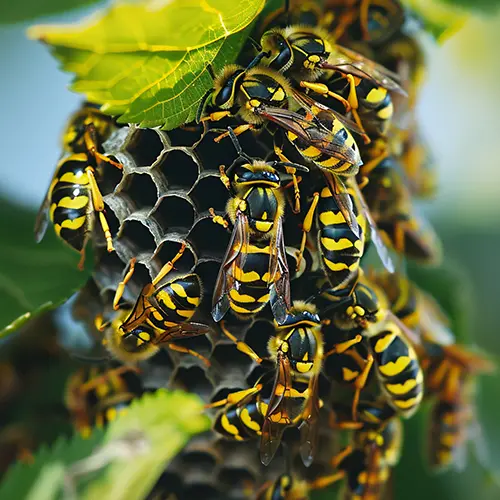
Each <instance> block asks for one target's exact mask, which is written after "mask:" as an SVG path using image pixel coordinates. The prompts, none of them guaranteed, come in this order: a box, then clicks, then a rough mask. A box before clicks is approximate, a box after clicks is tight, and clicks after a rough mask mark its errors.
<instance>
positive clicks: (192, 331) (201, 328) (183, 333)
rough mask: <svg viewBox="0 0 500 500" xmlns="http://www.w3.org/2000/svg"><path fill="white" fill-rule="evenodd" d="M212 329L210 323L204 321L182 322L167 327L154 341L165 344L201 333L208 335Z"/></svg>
mask: <svg viewBox="0 0 500 500" xmlns="http://www.w3.org/2000/svg"><path fill="white" fill-rule="evenodd" d="M211 331H212V330H211V328H210V327H209V326H208V325H204V324H202V323H193V322H190V323H180V324H179V325H175V326H172V327H169V328H167V329H166V330H165V331H164V332H163V333H161V334H160V335H159V336H158V337H157V338H156V339H155V341H154V343H155V344H164V343H167V342H172V341H173V340H178V339H188V338H191V337H197V336H199V335H206V334H207V333H210V332H211Z"/></svg>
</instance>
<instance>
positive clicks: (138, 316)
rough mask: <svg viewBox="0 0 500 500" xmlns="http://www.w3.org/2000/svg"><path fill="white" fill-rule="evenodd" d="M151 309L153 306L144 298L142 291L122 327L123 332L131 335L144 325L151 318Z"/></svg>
mask: <svg viewBox="0 0 500 500" xmlns="http://www.w3.org/2000/svg"><path fill="white" fill-rule="evenodd" d="M146 286H147V285H146ZM143 290H144V289H143ZM151 309H152V305H151V304H150V303H149V301H148V300H147V299H146V297H145V296H144V293H143V291H141V293H140V295H139V297H138V299H137V301H136V303H135V305H134V307H133V309H132V311H130V314H129V315H128V317H127V318H126V319H125V321H124V322H123V323H122V325H121V329H122V330H123V332H124V333H129V332H131V331H132V330H134V329H135V328H137V327H138V326H139V325H141V324H143V323H144V322H145V321H146V319H147V317H148V316H149V313H150V311H151Z"/></svg>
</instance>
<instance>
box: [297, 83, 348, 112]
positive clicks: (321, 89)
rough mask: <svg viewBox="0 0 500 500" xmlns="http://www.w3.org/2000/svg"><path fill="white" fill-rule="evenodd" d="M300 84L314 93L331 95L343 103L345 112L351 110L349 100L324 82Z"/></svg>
mask: <svg viewBox="0 0 500 500" xmlns="http://www.w3.org/2000/svg"><path fill="white" fill-rule="evenodd" d="M300 86H301V87H304V88H306V89H309V90H312V91H313V92H314V93H316V94H320V95H322V96H328V97H332V98H333V99H336V100H337V101H340V102H341V103H342V104H343V105H344V107H345V112H346V113H348V112H349V111H351V108H352V106H351V104H350V102H349V101H348V100H347V99H345V98H344V97H342V96H341V95H339V94H337V93H336V92H332V91H331V90H330V89H329V88H328V87H327V86H326V85H325V84H324V83H313V82H300Z"/></svg>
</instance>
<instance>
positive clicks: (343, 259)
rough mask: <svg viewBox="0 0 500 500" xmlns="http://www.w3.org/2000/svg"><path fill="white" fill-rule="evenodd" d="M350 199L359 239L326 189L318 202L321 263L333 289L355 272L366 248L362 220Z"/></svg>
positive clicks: (363, 220) (325, 188)
mask: <svg viewBox="0 0 500 500" xmlns="http://www.w3.org/2000/svg"><path fill="white" fill-rule="evenodd" d="M349 196H350V198H351V201H352V205H353V212H354V214H355V215H356V220H357V221H358V224H359V231H360V236H359V237H357V236H356V235H355V234H354V233H353V232H352V230H351V228H350V227H349V225H348V223H347V222H346V220H345V217H344V215H343V214H342V212H341V211H340V208H339V205H338V203H337V201H336V199H335V197H334V196H333V195H332V193H331V191H330V189H329V188H328V187H324V188H323V189H322V191H321V195H320V199H319V202H318V209H317V213H318V227H319V233H318V240H319V246H320V250H321V260H322V262H323V267H324V269H325V272H326V275H327V277H328V280H329V281H330V283H331V285H332V287H333V288H336V287H338V286H340V285H342V284H344V283H346V282H348V281H349V280H350V278H352V277H353V276H354V275H355V274H356V273H357V272H358V269H359V261H360V259H361V257H362V256H363V252H364V247H365V227H366V226H365V219H364V217H363V216H362V215H361V214H359V213H358V210H357V208H356V204H355V200H354V198H353V197H352V195H351V194H349Z"/></svg>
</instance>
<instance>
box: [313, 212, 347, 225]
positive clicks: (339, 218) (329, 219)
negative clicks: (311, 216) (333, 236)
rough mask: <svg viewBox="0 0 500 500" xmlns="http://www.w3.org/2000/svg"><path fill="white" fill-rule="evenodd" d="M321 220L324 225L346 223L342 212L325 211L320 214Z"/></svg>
mask: <svg viewBox="0 0 500 500" xmlns="http://www.w3.org/2000/svg"><path fill="white" fill-rule="evenodd" d="M319 220H320V222H321V223H322V224H323V225H324V226H331V225H333V224H345V217H344V216H343V214H342V212H323V213H321V214H319Z"/></svg>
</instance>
